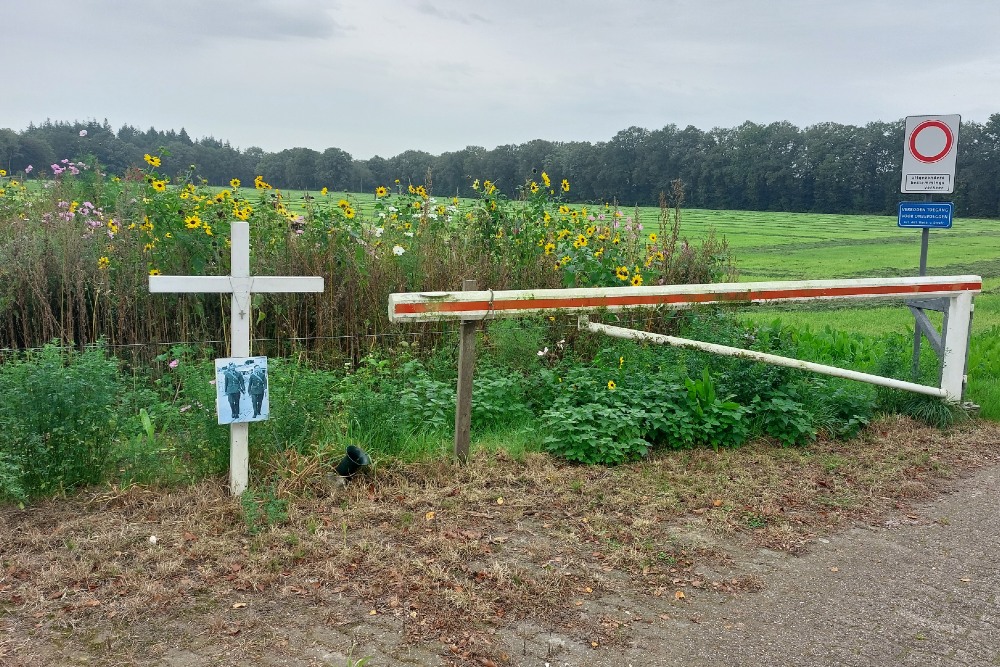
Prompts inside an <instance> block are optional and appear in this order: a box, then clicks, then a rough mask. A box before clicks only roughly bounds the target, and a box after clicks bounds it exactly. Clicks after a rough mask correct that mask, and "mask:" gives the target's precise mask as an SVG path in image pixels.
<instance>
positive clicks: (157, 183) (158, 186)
mask: <svg viewBox="0 0 1000 667" xmlns="http://www.w3.org/2000/svg"><path fill="white" fill-rule="evenodd" d="M152 185H153V189H154V190H156V191H157V192H165V191H166V189H167V182H166V181H162V180H160V179H158V178H154V179H153V183H152Z"/></svg>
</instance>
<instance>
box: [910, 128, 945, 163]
mask: <svg viewBox="0 0 1000 667" xmlns="http://www.w3.org/2000/svg"><path fill="white" fill-rule="evenodd" d="M907 144H908V145H909V148H910V153H911V154H912V155H913V157H915V158H916V159H917V160H919V161H920V162H923V163H924V164H933V163H935V162H938V161H940V160H941V159H942V158H944V156H946V155H947V154H948V153H950V152H951V149H952V148H953V147H954V146H955V134H954V133H953V132H952V131H951V128H950V127H948V124H947V123H944V122H942V121H940V120H936V119H935V120H925V121H924V122H922V123H920V124H919V125H917V126H916V127H915V128H913V131H912V132H911V133H910V138H909V141H908V142H907Z"/></svg>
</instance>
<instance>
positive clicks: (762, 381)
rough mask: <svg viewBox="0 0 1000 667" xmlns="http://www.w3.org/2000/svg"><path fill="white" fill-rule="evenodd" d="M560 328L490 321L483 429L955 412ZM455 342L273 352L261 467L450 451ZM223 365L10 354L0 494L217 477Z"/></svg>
mask: <svg viewBox="0 0 1000 667" xmlns="http://www.w3.org/2000/svg"><path fill="white" fill-rule="evenodd" d="M670 326H672V327H679V333H680V334H681V335H684V336H688V337H697V338H703V339H710V340H716V341H722V342H728V343H735V342H737V341H742V344H743V345H744V346H748V347H750V348H752V349H758V350H763V351H769V352H777V353H780V354H785V355H790V356H797V357H800V358H804V359H808V360H812V361H831V360H835V361H836V362H837V363H839V364H840V365H843V366H847V367H851V368H855V369H858V370H867V371H872V372H879V373H883V374H887V375H893V376H897V377H905V376H906V375H907V374H908V372H909V368H908V365H909V364H908V356H907V353H908V349H909V341H908V340H907V339H906V338H905V337H904V336H882V337H878V338H872V337H862V336H849V335H846V334H843V333H841V332H837V331H834V330H832V329H827V330H824V331H822V332H819V333H816V332H812V331H809V330H799V329H795V328H792V327H789V326H787V325H783V324H781V323H780V322H774V323H771V324H769V325H766V326H754V327H746V326H744V325H741V324H740V323H739V322H738V320H737V319H736V318H735V317H734V316H733V314H732V313H726V312H721V311H705V312H699V313H691V314H688V315H687V316H685V317H683V318H681V319H680V320H677V319H675V318H671V324H670ZM517 330H521V331H528V332H534V333H535V334H536V336H537V337H536V339H535V342H536V343H537V344H540V345H543V347H542V349H540V350H536V349H534V347H532V348H531V349H523V348H522V349H521V352H522V353H523V354H524V358H523V359H519V360H518V363H516V364H506V363H505V360H507V361H509V360H511V359H512V356H511V355H512V354H513V352H514V350H516V349H519V348H520V347H521V346H520V342H519V338H518V337H517V336H516V335H514V333H515V331H517ZM556 335H559V329H558V328H556V327H550V326H547V324H546V322H544V321H528V322H513V321H499V322H495V323H493V324H492V325H491V326H490V327H489V328H488V329H487V331H486V332H485V334H484V335H483V336H482V337H481V340H480V348H481V353H480V355H479V360H478V368H477V373H476V377H475V382H474V390H473V415H472V428H473V434H474V435H475V436H476V437H483V436H486V435H489V434H504V433H514V432H518V431H524V430H529V431H533V432H535V433H536V434H537V436H536V437H535V438H534V439H533V442H534V447H536V448H539V449H545V450H548V451H549V452H551V453H553V454H556V455H558V456H561V457H564V458H566V459H568V460H570V461H576V462H580V463H598V464H617V463H622V462H626V461H631V460H636V459H639V458H641V457H643V456H646V455H648V454H650V453H651V452H653V451H655V450H658V449H686V448H692V447H711V448H715V449H719V448H724V447H737V446H739V445H741V444H742V443H743V442H745V441H746V440H747V439H748V438H751V437H766V438H770V439H772V440H773V441H774V442H776V443H779V444H781V445H783V446H794V445H802V444H806V443H809V442H810V441H812V440H813V439H815V438H816V437H817V436H819V435H820V434H825V435H826V436H828V437H852V436H853V435H855V434H856V433H857V432H858V431H859V430H860V428H861V427H863V426H864V425H865V424H867V423H868V421H869V420H870V419H871V418H872V417H873V415H874V414H875V413H876V412H877V411H880V410H881V411H892V412H903V413H907V414H911V415H913V416H915V417H918V418H920V419H923V420H925V421H928V422H930V423H934V424H938V425H945V424H947V423H950V422H951V421H953V420H954V419H955V418H956V417H958V416H959V413H956V412H955V411H954V410H953V409H951V408H949V407H947V406H945V405H944V404H942V403H941V402H940V401H933V400H928V399H925V398H919V397H918V398H913V397H911V396H909V395H907V394H904V393H901V392H896V391H890V390H883V389H878V390H876V389H874V388H873V387H871V386H868V385H863V384H859V383H855V382H850V381H846V380H839V379H834V378H827V377H819V376H815V375H812V374H807V373H801V372H798V371H793V370H789V369H784V368H775V367H772V366H766V365H763V364H759V363H756V362H751V361H746V360H741V359H736V358H726V357H718V356H714V355H708V354H704V353H700V352H694V351H689V350H683V349H678V348H671V347H665V346H655V345H644V344H638V343H634V342H631V341H615V340H610V339H607V338H604V337H601V336H593V335H589V334H586V335H583V334H581V337H580V338H579V339H577V340H576V341H575V342H574V343H575V344H574V345H573V346H570V345H568V344H566V342H565V341H563V340H561V339H560V340H554V337H555V336H556ZM588 349H589V350H593V352H592V353H585V352H584V351H586V350H588ZM443 350H444V348H441V349H439V350H437V351H435V352H429V353H425V354H420V353H419V352H418V350H416V349H414V348H413V347H412V346H410V345H408V344H406V345H400V346H398V347H397V348H394V349H392V350H390V351H386V352H383V353H373V354H372V355H369V356H368V357H366V358H365V359H364V360H363V361H362V363H361V364H359V365H358V366H357V367H356V368H351V367H348V368H344V369H341V370H339V371H332V370H325V369H321V368H316V367H312V366H309V365H306V364H304V363H301V362H299V363H293V362H289V361H287V360H282V359H272V360H271V362H270V365H269V376H270V387H271V406H272V408H271V414H270V419H268V420H267V421H264V422H261V423H257V424H254V425H253V427H252V428H251V429H250V436H251V437H250V451H251V465H252V467H253V469H254V470H255V473H254V474H255V475H256V479H258V480H261V479H272V480H275V479H280V478H281V476H282V475H283V474H285V473H284V472H283V471H284V470H285V468H286V467H287V465H288V461H289V460H291V459H290V457H292V458H294V457H295V456H316V455H319V456H322V457H323V458H324V460H326V461H327V464H328V466H329V467H330V468H332V467H333V466H335V465H336V463H337V461H338V460H339V458H340V457H341V456H342V455H343V454H342V452H343V447H344V446H345V445H346V444H347V443H350V442H354V443H357V444H360V445H361V446H363V447H364V448H365V449H366V450H367V451H369V452H370V453H372V454H373V455H374V456H375V458H376V460H379V459H380V458H384V457H387V456H389V457H403V458H421V457H427V456H438V455H442V454H444V453H445V452H446V451H447V450H448V449H449V443H450V440H451V437H452V435H453V430H454V419H455V381H456V372H457V371H456V367H455V365H454V363H453V362H454V359H453V358H450V355H448V354H446V353H443ZM925 371H926V373H927V374H929V375H930V374H933V373H934V372H935V369H934V368H933V365H929V366H928V368H926V369H925ZM214 376H215V374H214V369H213V360H212V359H211V358H209V357H208V356H206V355H205V354H204V351H198V350H194V349H191V348H187V347H176V348H174V349H172V350H170V351H169V352H168V353H167V354H165V355H163V356H162V357H161V358H160V359H159V363H158V364H157V365H155V366H154V367H152V368H150V369H148V370H147V371H144V372H143V373H137V372H133V373H131V374H130V373H128V372H127V371H125V370H123V369H122V368H121V367H120V365H119V364H118V363H117V362H116V361H115V360H113V359H111V358H109V357H108V356H107V354H106V352H105V350H104V349H102V348H100V347H94V348H90V349H87V350H85V351H83V352H76V351H74V350H72V349H67V348H60V347H58V346H56V345H49V346H46V347H45V348H44V349H43V350H40V351H37V352H28V353H25V354H22V355H15V356H13V357H12V358H10V359H8V360H7V361H6V363H4V364H3V365H2V366H0V382H2V383H3V385H4V386H5V387H6V388H7V389H6V396H7V397H8V399H9V401H8V403H7V404H5V406H9V407H5V410H4V411H3V413H2V414H0V429H2V430H3V433H4V434H5V438H4V439H3V440H2V441H0V496H2V497H5V498H8V499H10V498H13V499H30V498H33V497H37V496H45V495H51V494H53V493H58V492H61V491H64V490H68V489H72V488H74V487H77V486H80V485H86V484H94V483H99V482H103V481H117V482H123V483H128V482H142V483H157V482H159V483H164V482H166V483H171V482H177V481H183V480H187V479H197V478H200V477H202V476H205V475H215V474H221V473H223V472H224V471H225V470H226V469H227V467H228V463H229V461H228V449H229V448H228V429H227V428H226V427H225V426H219V425H218V423H217V417H216V405H215V391H216V389H215V387H214V386H213V385H212V382H211V379H212V378H214ZM261 488H263V487H261ZM262 493H263V491H262ZM270 497H271V496H267V494H266V493H265V495H264V496H262V497H261V498H256V497H255V498H251V499H250V500H248V501H247V507H246V508H245V510H246V513H247V516H248V517H250V518H248V521H250V522H251V523H253V524H254V525H257V524H258V523H259V522H261V521H264V519H263V518H261V517H262V515H258V514H254V512H257V511H258V510H259V511H260V512H270V511H275V512H278V511H281V508H280V507H279V506H277V505H274V503H273V502H270V501H268V500H267V499H268V498H270ZM272 500H273V498H272ZM251 515H252V516H251Z"/></svg>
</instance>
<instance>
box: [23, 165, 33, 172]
mask: <svg viewBox="0 0 1000 667" xmlns="http://www.w3.org/2000/svg"><path fill="white" fill-rule="evenodd" d="M33 169H34V167H32V166H31V165H30V164H29V165H28V166H27V167H25V168H24V173H26V174H30V173H31V172H32V170H33Z"/></svg>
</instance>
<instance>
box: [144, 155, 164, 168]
mask: <svg viewBox="0 0 1000 667" xmlns="http://www.w3.org/2000/svg"><path fill="white" fill-rule="evenodd" d="M142 159H143V160H145V161H146V163H147V164H149V165H150V166H151V167H159V166H160V158H158V157H157V156H155V155H150V154H149V153H146V154H145V155H143V156H142Z"/></svg>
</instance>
